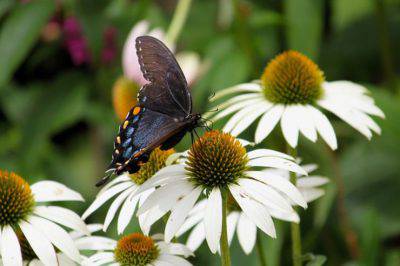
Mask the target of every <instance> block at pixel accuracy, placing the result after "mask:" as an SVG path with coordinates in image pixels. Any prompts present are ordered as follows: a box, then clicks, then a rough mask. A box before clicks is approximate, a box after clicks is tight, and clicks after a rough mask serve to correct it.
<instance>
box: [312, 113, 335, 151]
mask: <svg viewBox="0 0 400 266" xmlns="http://www.w3.org/2000/svg"><path fill="white" fill-rule="evenodd" d="M307 108H308V109H309V112H310V114H311V115H312V117H313V119H314V125H315V127H316V129H317V131H318V133H319V134H320V135H321V137H322V138H323V139H324V140H325V142H326V143H327V144H328V145H329V147H331V149H332V150H336V149H337V140H336V135H335V131H334V130H333V127H332V125H331V123H330V122H329V120H328V118H327V117H326V116H325V115H324V114H323V113H321V111H319V110H318V109H316V108H314V107H312V106H307Z"/></svg>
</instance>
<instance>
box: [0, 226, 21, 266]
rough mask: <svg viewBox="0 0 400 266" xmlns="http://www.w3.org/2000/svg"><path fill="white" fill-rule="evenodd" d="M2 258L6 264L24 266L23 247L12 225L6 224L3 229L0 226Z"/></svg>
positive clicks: (5, 265)
mask: <svg viewBox="0 0 400 266" xmlns="http://www.w3.org/2000/svg"><path fill="white" fill-rule="evenodd" d="M0 231H1V233H0V240H1V241H0V242H1V248H0V253H1V259H2V263H3V265H4V266H14V265H15V266H22V254H21V247H20V245H19V242H18V237H17V235H16V234H15V232H14V230H13V229H12V228H11V226H9V225H6V226H4V227H3V230H1V228H0Z"/></svg>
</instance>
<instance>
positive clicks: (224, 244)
mask: <svg viewBox="0 0 400 266" xmlns="http://www.w3.org/2000/svg"><path fill="white" fill-rule="evenodd" d="M221 194H222V233H221V240H220V249H221V265H222V266H230V265H231V257H230V254H229V244H228V230H227V226H226V216H227V209H228V191H227V190H221Z"/></svg>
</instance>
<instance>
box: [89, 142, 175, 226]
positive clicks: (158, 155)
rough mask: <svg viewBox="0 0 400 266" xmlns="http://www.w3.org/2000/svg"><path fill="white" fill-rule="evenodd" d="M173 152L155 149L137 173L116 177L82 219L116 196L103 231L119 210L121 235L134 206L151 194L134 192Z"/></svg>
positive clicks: (162, 165)
mask: <svg viewBox="0 0 400 266" xmlns="http://www.w3.org/2000/svg"><path fill="white" fill-rule="evenodd" d="M173 152H174V151H173V150H167V151H163V150H160V149H158V148H157V149H155V150H154V151H153V152H152V153H151V155H150V158H149V160H148V162H147V163H145V164H143V165H142V166H141V168H140V170H139V171H138V172H137V173H135V174H131V175H130V174H127V173H125V174H122V175H120V176H118V177H116V178H115V179H114V180H113V181H111V182H110V183H108V184H107V185H106V186H105V187H104V188H103V189H102V190H101V191H100V192H99V194H98V195H97V197H96V199H95V200H94V201H93V203H92V204H91V205H90V206H89V208H88V209H87V210H86V211H85V213H84V214H83V215H82V218H83V219H86V218H87V217H88V216H89V215H91V214H92V213H93V212H94V211H96V210H97V209H98V208H99V207H101V206H102V205H103V204H105V203H106V202H107V201H109V200H110V199H112V198H113V197H114V196H116V195H118V196H117V197H116V198H115V199H114V201H113V203H112V204H111V207H110V208H109V209H108V212H107V216H106V218H105V221H104V226H103V230H104V231H106V230H107V228H108V226H109V225H110V223H111V222H112V220H113V219H114V217H115V215H116V214H117V212H118V210H119V209H120V212H119V216H118V234H121V233H123V232H124V230H125V228H126V226H127V225H128V224H129V222H130V220H131V219H132V216H133V214H134V212H135V208H136V205H137V204H141V203H142V202H143V201H144V200H145V199H146V198H147V196H148V194H149V193H151V190H149V191H145V192H143V193H139V194H137V193H136V192H137V191H138V189H139V188H140V186H141V185H142V184H143V183H144V182H145V181H146V180H147V179H149V178H150V177H152V176H153V175H154V174H155V173H156V172H157V171H158V170H160V169H161V168H163V167H164V166H165V165H166V160H167V158H168V156H170V155H171V154H172V153H173Z"/></svg>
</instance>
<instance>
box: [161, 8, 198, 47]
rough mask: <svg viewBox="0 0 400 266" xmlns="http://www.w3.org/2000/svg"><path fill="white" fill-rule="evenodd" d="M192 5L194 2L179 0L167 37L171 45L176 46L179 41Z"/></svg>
mask: <svg viewBox="0 0 400 266" xmlns="http://www.w3.org/2000/svg"><path fill="white" fill-rule="evenodd" d="M191 3H192V0H179V2H178V4H177V6H176V8H175V12H174V17H173V18H172V22H171V24H170V26H169V28H168V32H167V36H166V39H167V42H168V43H169V44H174V43H175V42H176V40H177V39H178V37H179V34H180V33H181V31H182V28H183V25H184V24H185V21H186V18H187V15H188V13H189V9H190V4H191Z"/></svg>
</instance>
